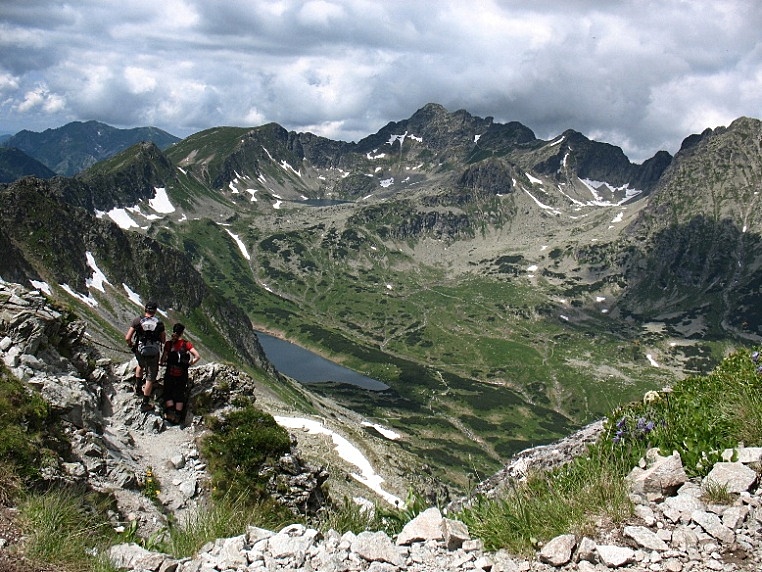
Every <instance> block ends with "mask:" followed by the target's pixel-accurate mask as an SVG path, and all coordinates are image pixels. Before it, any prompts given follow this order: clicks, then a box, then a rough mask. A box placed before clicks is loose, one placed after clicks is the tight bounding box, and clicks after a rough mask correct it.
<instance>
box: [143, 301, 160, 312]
mask: <svg viewBox="0 0 762 572" xmlns="http://www.w3.org/2000/svg"><path fill="white" fill-rule="evenodd" d="M157 307H158V306H157V304H156V302H154V301H153V300H151V301H150V302H147V303H146V308H145V311H146V314H150V315H151V316H153V315H154V314H155V313H156V309H157Z"/></svg>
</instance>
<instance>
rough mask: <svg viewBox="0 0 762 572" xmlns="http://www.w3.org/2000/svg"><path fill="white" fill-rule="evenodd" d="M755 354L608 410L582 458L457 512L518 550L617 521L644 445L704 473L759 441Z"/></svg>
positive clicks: (496, 541)
mask: <svg viewBox="0 0 762 572" xmlns="http://www.w3.org/2000/svg"><path fill="white" fill-rule="evenodd" d="M758 360H759V353H758V352H754V353H753V354H751V355H749V353H748V352H737V353H734V354H732V355H730V356H728V357H727V358H725V359H724V360H723V361H722V363H720V365H718V367H717V368H715V370H714V371H712V372H711V373H710V374H709V375H706V376H700V377H691V378H687V379H685V380H682V381H678V382H677V383H676V384H675V385H674V387H673V388H671V389H670V390H666V391H663V392H648V393H647V394H646V395H645V396H644V399H643V401H642V402H636V403H632V404H629V405H627V406H624V407H620V408H618V409H617V410H616V411H614V412H613V413H612V414H611V415H609V417H608V418H607V420H606V422H605V429H604V432H603V434H602V436H601V438H600V439H599V440H598V442H597V443H595V444H594V445H592V446H591V447H589V448H588V453H587V454H586V455H585V456H582V457H579V458H576V459H574V460H572V461H571V462H570V463H568V464H567V465H565V466H563V467H561V468H558V469H556V470H553V471H549V472H546V473H542V474H536V475H531V476H530V477H529V478H528V479H527V482H525V483H515V484H514V485H513V488H510V489H509V490H507V492H505V493H504V494H502V495H501V496H500V497H499V498H489V499H488V498H485V497H477V498H476V499H474V500H473V502H472V504H471V505H470V506H468V507H467V508H465V509H463V510H462V511H461V512H460V513H459V514H457V515H455V517H456V518H459V519H460V520H462V521H463V522H465V523H466V524H467V525H468V527H469V531H470V532H471V535H472V536H474V537H478V538H481V539H482V540H483V541H484V544H485V546H486V547H487V548H488V549H490V550H496V549H499V548H507V549H509V550H511V551H513V552H515V553H519V554H528V553H530V552H532V551H533V550H534V549H535V548H536V544H537V542H544V541H547V540H549V539H550V538H552V537H554V536H557V535H559V534H565V533H576V534H592V533H593V532H594V527H595V526H597V523H600V522H601V521H604V522H611V523H613V524H617V523H621V522H622V521H623V519H624V518H626V517H627V516H628V515H629V514H630V512H631V509H632V506H631V503H630V501H629V499H628V496H627V487H626V484H625V477H626V476H627V474H628V473H629V472H630V471H631V470H632V468H633V467H634V466H635V465H636V464H637V462H638V460H639V459H640V458H642V457H643V455H644V454H645V452H646V451H647V450H648V449H649V448H652V447H658V448H659V449H660V452H661V453H662V454H663V455H667V454H671V453H672V452H673V451H677V452H679V453H680V455H681V458H682V460H683V464H684V466H685V469H686V472H687V473H688V474H689V475H693V476H703V475H706V474H707V473H708V472H709V470H711V467H712V466H713V464H714V462H716V461H717V460H719V459H720V456H721V453H722V451H723V450H724V449H727V448H733V447H736V446H737V445H738V443H744V444H745V445H746V446H759V445H762V425H760V421H761V420H762V397H761V396H762V368H760V370H759V371H758V370H757V367H758V366H757V361H758ZM714 496H715V497H716V498H720V496H721V495H720V494H718V493H716V492H715V494H714Z"/></svg>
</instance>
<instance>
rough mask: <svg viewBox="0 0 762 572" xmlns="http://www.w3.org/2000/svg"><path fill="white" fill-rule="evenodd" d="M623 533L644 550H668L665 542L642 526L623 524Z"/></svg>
mask: <svg viewBox="0 0 762 572" xmlns="http://www.w3.org/2000/svg"><path fill="white" fill-rule="evenodd" d="M623 533H624V536H625V537H626V538H631V539H632V540H634V541H635V544H637V545H638V546H639V547H641V548H645V549H646V550H658V551H660V552H664V551H665V550H669V546H667V543H666V542H664V541H663V540H662V539H661V538H659V537H658V536H657V535H656V533H655V532H653V531H651V530H648V529H647V528H646V527H644V526H625V527H624V530H623Z"/></svg>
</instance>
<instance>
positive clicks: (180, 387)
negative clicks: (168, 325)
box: [161, 323, 201, 423]
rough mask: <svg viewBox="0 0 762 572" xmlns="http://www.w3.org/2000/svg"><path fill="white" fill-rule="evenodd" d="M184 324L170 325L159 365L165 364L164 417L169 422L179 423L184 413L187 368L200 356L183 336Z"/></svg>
mask: <svg viewBox="0 0 762 572" xmlns="http://www.w3.org/2000/svg"><path fill="white" fill-rule="evenodd" d="M184 332H185V326H184V325H183V324H180V323H177V324H175V325H174V326H172V337H171V338H170V339H169V340H167V341H166V342H165V343H164V352H163V353H162V356H161V365H166V366H167V370H166V372H165V373H164V419H166V420H167V421H168V422H170V423H180V422H181V421H182V420H183V416H184V415H185V409H184V408H185V398H186V397H185V396H186V392H187V391H188V368H189V367H190V366H192V365H193V364H195V363H196V362H198V360H200V359H201V356H200V355H199V353H198V350H196V348H194V347H193V344H192V343H191V342H189V341H188V340H186V339H184V338H183V333H184Z"/></svg>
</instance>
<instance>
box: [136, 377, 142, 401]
mask: <svg viewBox="0 0 762 572" xmlns="http://www.w3.org/2000/svg"><path fill="white" fill-rule="evenodd" d="M135 395H137V396H138V397H141V396H142V395H143V379H142V378H141V379H138V378H137V377H136V378H135Z"/></svg>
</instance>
